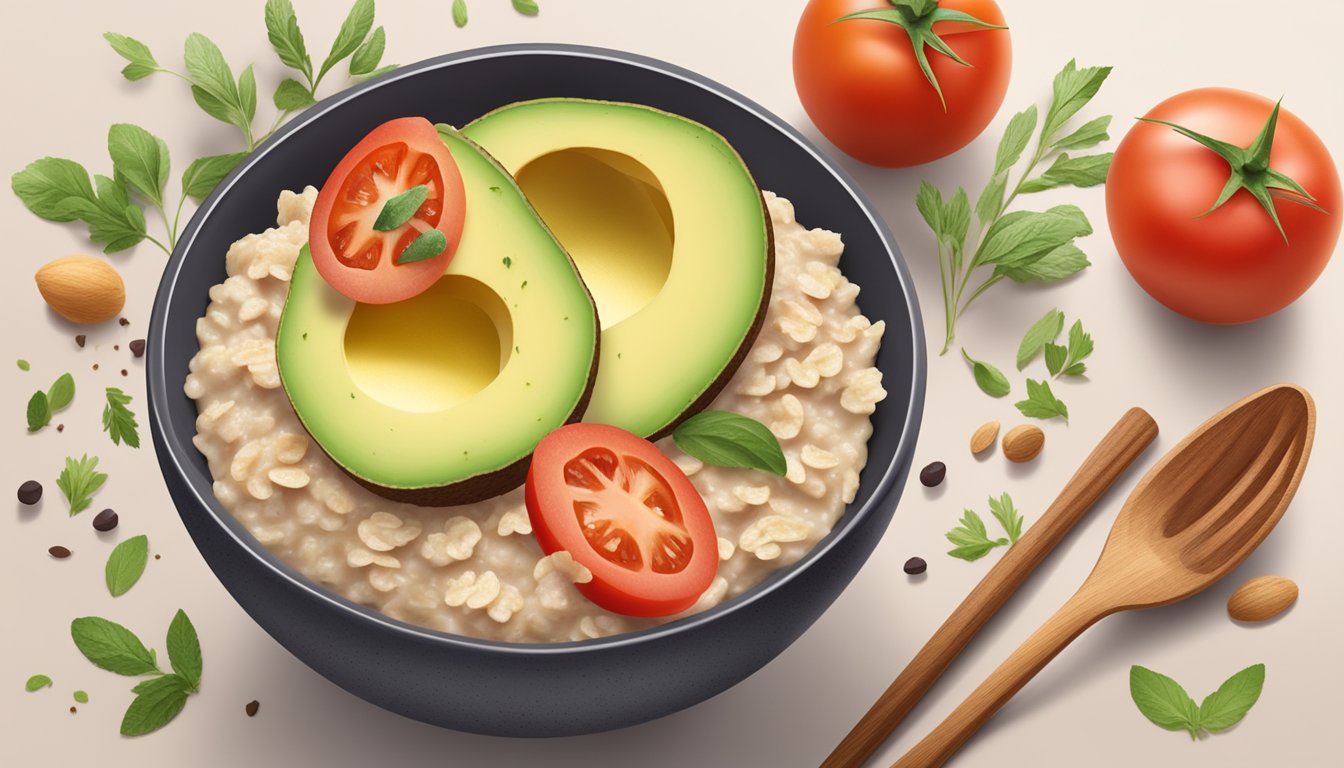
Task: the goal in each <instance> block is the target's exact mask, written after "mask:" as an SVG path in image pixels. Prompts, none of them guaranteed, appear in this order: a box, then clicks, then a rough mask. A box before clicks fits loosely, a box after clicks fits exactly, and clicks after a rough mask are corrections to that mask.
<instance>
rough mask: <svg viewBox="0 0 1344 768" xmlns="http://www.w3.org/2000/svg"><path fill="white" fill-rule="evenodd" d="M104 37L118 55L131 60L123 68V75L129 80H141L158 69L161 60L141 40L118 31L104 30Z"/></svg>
mask: <svg viewBox="0 0 1344 768" xmlns="http://www.w3.org/2000/svg"><path fill="white" fill-rule="evenodd" d="M103 39H104V40H106V41H107V44H108V45H110V46H112V50H114V51H116V52H117V55H118V56H120V57H121V58H123V59H125V60H126V61H128V62H130V63H129V64H127V65H126V66H125V67H122V70H121V76H122V77H124V78H126V79H127V80H140V79H142V78H145V77H149V76H150V75H152V74H154V73H155V72H156V71H158V69H159V62H157V61H155V60H154V54H152V53H150V51H149V46H147V45H145V44H144V43H142V42H140V41H139V40H136V39H135V38H133V37H127V36H126V35H121V34H117V33H116V32H104V33H103Z"/></svg>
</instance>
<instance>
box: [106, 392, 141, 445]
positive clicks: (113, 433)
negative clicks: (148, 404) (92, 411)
mask: <svg viewBox="0 0 1344 768" xmlns="http://www.w3.org/2000/svg"><path fill="white" fill-rule="evenodd" d="M130 402H131V396H130V395H128V394H126V393H125V392H122V391H121V390H120V389H118V388H117V387H108V388H107V405H106V406H104V407H103V431H104V432H106V433H107V434H108V437H111V438H112V443H113V444H114V445H121V444H122V443H125V444H126V445H129V446H130V447H132V448H139V447H140V433H139V431H138V430H137V428H138V427H139V425H138V424H136V422H135V414H134V413H132V412H131V409H130V408H127V407H126V406H127V404H128V403H130Z"/></svg>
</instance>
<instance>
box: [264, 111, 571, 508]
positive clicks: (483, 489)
mask: <svg viewBox="0 0 1344 768" xmlns="http://www.w3.org/2000/svg"><path fill="white" fill-rule="evenodd" d="M439 133H440V135H441V136H442V137H443V140H444V143H445V144H447V146H448V149H449V151H450V152H451V153H452V155H453V158H454V160H456V162H457V165H458V169H459V170H460V171H461V174H462V181H463V185H464V187H465V190H466V223H465V226H464V229H463V232H462V239H461V241H460V243H459V245H458V248H457V251H456V253H455V255H454V256H453V258H452V261H451V262H450V263H449V265H448V268H447V270H446V271H445V273H444V276H443V277H442V278H440V279H439V281H438V282H437V283H435V284H434V286H433V287H431V288H430V289H429V290H427V291H425V292H424V293H422V294H420V295H419V296H416V297H414V298H411V299H408V300H406V301H402V302H397V303H394V304H385V305H373V304H361V303H357V302H355V301H352V300H350V299H348V298H346V297H345V296H343V295H341V294H340V293H338V292H337V291H336V290H335V289H334V288H332V287H331V286H330V285H328V284H327V283H326V281H324V280H323V279H322V277H321V275H319V274H318V272H317V269H316V268H315V267H314V266H313V261H312V257H311V256H310V254H309V252H308V249H307V247H305V248H304V249H303V252H302V253H301V254H300V256H299V259H298V262H297V264H296V265H295V268H294V276H293V280H292V282H291V284H290V288H289V297H288V299H287V300H286V302H285V310H284V314H283V315H282V317H281V318H280V327H279V330H278V332H277V335H276V356H277V358H278V361H279V365H280V375H281V379H282V381H283V382H284V387H285V391H286V393H287V394H288V395H289V398H290V401H291V402H292V403H293V405H294V409H295V411H296V412H297V413H298V416H299V419H300V420H301V421H302V422H303V425H304V427H305V428H307V430H308V431H309V433H311V434H312V436H313V439H314V440H315V441H316V442H317V444H318V445H320V446H321V447H322V449H323V450H324V451H326V453H327V454H328V455H329V456H331V458H332V459H333V460H334V461H335V462H336V463H337V464H338V465H340V466H341V467H342V468H343V469H344V470H345V471H346V472H347V473H349V474H350V475H351V476H352V477H353V478H355V479H356V480H357V481H359V482H360V483H362V484H363V485H365V486H366V487H368V488H370V489H371V490H373V491H375V492H377V493H379V494H382V495H384V496H387V497H388V498H392V499H396V500H399V501H409V502H412V503H417V504H427V505H448V504H464V503H469V502H472V501H478V500H480V499H484V498H489V497H491V496H495V495H498V494H499V493H503V492H504V491H507V490H508V489H510V488H512V487H515V486H516V485H518V484H519V483H521V482H522V480H523V479H524V477H525V474H526V470H527V460H528V458H529V457H530V455H531V453H532V450H533V448H535V447H536V445H537V443H538V441H540V440H541V438H542V437H544V436H545V435H546V434H547V433H549V432H550V431H551V430H553V429H555V428H556V427H559V426H561V425H563V424H565V423H567V422H569V421H575V420H577V419H578V417H579V415H581V414H582V413H583V409H584V407H585V405H586V403H587V399H588V397H589V394H590V392H591V388H592V382H593V376H594V368H595V365H596V362H597V360H596V358H597V349H596V347H597V342H598V325H597V315H596V312H595V310H594V307H593V302H592V299H591V297H590V296H589V294H588V291H587V290H586V289H585V287H584V284H583V282H582V280H581V279H580V278H579V275H578V273H577V271H576V270H575V267H574V264H573V263H572V262H571V261H570V259H569V257H568V256H567V255H566V254H565V251H564V249H563V248H562V247H561V246H560V245H559V243H557V242H556V239H555V238H554V237H553V236H552V235H551V233H550V231H549V230H548V229H547V228H546V227H545V226H544V225H543V224H542V223H541V221H540V220H539V219H538V218H537V215H536V213H535V212H534V211H533V209H532V207H531V205H529V204H528V201H527V199H526V198H524V197H523V195H522V194H521V192H520V191H519V190H518V187H517V185H516V184H515V183H514V181H513V178H512V177H511V176H510V175H509V174H508V173H507V172H506V171H505V170H504V169H503V168H501V167H500V165H499V164H498V163H496V162H495V161H494V160H493V159H492V158H491V157H490V156H489V155H488V154H486V152H484V151H483V150H482V149H481V148H480V147H478V146H477V145H476V144H474V143H473V142H471V141H470V140H467V139H465V138H463V137H462V136H461V135H460V134H458V133H457V132H455V131H453V130H452V129H449V128H446V127H442V126H441V127H440V129H439Z"/></svg>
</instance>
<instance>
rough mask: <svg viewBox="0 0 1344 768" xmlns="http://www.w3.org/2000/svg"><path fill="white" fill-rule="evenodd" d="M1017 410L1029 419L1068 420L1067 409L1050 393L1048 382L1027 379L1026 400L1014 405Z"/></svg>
mask: <svg viewBox="0 0 1344 768" xmlns="http://www.w3.org/2000/svg"><path fill="white" fill-rule="evenodd" d="M1014 405H1016V406H1017V410H1018V411H1020V412H1021V413H1022V415H1023V416H1026V417H1027V418H1029V419H1053V418H1055V417H1061V418H1063V419H1064V421H1066V422H1067V421H1068V420H1069V407H1068V406H1067V405H1065V404H1064V403H1063V402H1062V401H1060V400H1059V398H1057V397H1055V393H1054V392H1051V391H1050V382H1048V381H1036V380H1035V379H1027V399H1026V400H1021V401H1018V402H1017V403H1015V404H1014Z"/></svg>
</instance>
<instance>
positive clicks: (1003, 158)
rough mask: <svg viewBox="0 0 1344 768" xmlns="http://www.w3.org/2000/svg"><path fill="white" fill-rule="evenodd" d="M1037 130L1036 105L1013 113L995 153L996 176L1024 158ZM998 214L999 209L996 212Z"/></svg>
mask: <svg viewBox="0 0 1344 768" xmlns="http://www.w3.org/2000/svg"><path fill="white" fill-rule="evenodd" d="M1035 132H1036V105H1035V104H1033V105H1031V106H1030V107H1027V108H1026V109H1024V110H1022V111H1021V112H1018V113H1017V114H1016V115H1013V118H1012V119H1011V120H1009V121H1008V128H1007V129H1005V130H1004V132H1003V138H1002V139H1001V140H1000V141H999V149H998V151H997V152H996V153H995V155H994V174H993V175H994V176H999V175H1001V174H1003V173H1004V172H1005V171H1007V170H1008V169H1009V168H1012V167H1013V166H1014V165H1016V164H1017V161H1018V160H1020V159H1021V158H1022V151H1023V150H1024V149H1026V148H1027V143H1028V142H1030V141H1031V136H1032V134H1034V133H1035ZM994 215H995V216H997V215H998V211H995V212H994Z"/></svg>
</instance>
